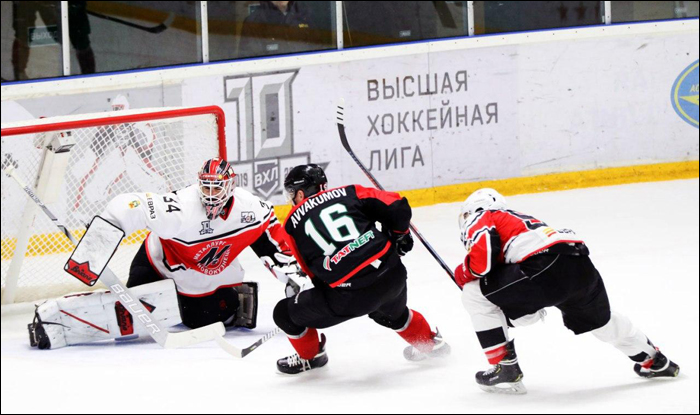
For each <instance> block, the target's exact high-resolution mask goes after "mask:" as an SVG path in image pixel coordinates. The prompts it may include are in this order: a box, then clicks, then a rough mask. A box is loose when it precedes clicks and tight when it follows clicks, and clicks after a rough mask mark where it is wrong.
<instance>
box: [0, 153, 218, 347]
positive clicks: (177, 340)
mask: <svg viewBox="0 0 700 415" xmlns="http://www.w3.org/2000/svg"><path fill="white" fill-rule="evenodd" d="M4 172H5V174H7V176H9V177H11V178H12V179H14V180H15V181H16V182H17V184H19V186H20V187H21V188H22V189H23V190H24V191H25V192H26V193H27V195H29V197H30V198H31V199H32V200H33V201H34V203H36V204H37V206H39V207H40V208H41V210H43V211H44V213H45V214H46V216H48V217H49V219H51V221H52V222H53V223H54V225H56V227H58V229H60V230H61V232H63V234H64V235H65V236H66V237H67V238H68V239H69V240H70V241H71V242H72V243H73V245H75V246H77V245H78V241H77V240H76V239H75V237H74V236H73V234H71V233H70V231H69V230H68V228H66V226H65V225H64V224H63V223H61V221H59V220H58V218H57V217H56V216H55V215H54V214H53V213H52V212H51V210H49V208H48V207H46V205H44V203H43V202H42V201H41V199H39V197H38V196H37V195H36V194H35V193H34V191H33V190H32V189H31V188H30V187H29V186H27V185H25V184H24V182H23V181H22V179H21V178H19V177H18V176H17V173H16V171H15V167H14V166H13V165H9V166H7V167H6V168H5V169H4ZM100 280H101V281H102V282H103V283H104V284H105V285H106V286H107V287H108V288H109V289H110V291H111V292H112V293H114V294H115V295H118V296H119V299H120V300H121V301H122V304H123V305H124V307H126V308H127V309H128V310H129V311H130V312H131V314H132V315H133V316H135V317H136V318H134V320H136V321H138V322H139V324H142V325H143V327H144V328H145V329H146V331H148V334H149V335H150V336H151V337H152V338H153V340H155V341H156V343H158V344H159V345H160V346H161V347H163V348H165V349H177V348H181V347H187V346H192V345H195V344H199V343H203V342H207V341H210V340H215V339H222V340H223V338H222V336H223V335H224V333H225V332H226V328H225V327H224V325H223V323H214V324H210V325H208V326H205V327H201V328H198V329H194V330H188V331H184V332H180V333H169V332H168V331H167V330H165V329H164V328H163V327H162V326H161V324H160V322H159V321H158V320H157V319H156V318H154V317H153V315H152V314H151V313H150V311H148V309H147V308H146V307H144V306H143V304H141V301H138V298H137V297H136V296H135V295H133V294H132V293H131V290H129V289H128V288H127V287H126V286H125V285H124V284H123V283H122V282H121V281H120V280H119V278H118V277H117V276H116V275H114V273H113V272H112V271H111V270H110V269H109V268H105V270H104V271H103V272H102V275H101V276H100ZM217 344H219V345H221V343H220V342H219V341H217Z"/></svg>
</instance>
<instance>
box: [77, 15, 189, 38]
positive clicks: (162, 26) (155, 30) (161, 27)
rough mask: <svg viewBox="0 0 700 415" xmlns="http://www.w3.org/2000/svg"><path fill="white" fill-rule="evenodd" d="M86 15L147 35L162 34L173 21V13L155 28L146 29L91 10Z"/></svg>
mask: <svg viewBox="0 0 700 415" xmlns="http://www.w3.org/2000/svg"><path fill="white" fill-rule="evenodd" d="M87 13H88V14H89V15H92V16H95V17H99V18H100V19H105V20H108V21H110V22H114V23H121V24H123V25H126V26H129V27H133V28H135V29H139V30H143V31H146V32H148V33H160V32H163V31H165V29H167V28H168V26H170V24H171V23H172V22H173V20H175V13H172V12H171V13H170V14H168V17H167V18H166V19H165V20H163V22H162V23H161V24H159V25H157V26H153V27H147V26H142V25H140V24H137V23H131V22H127V21H126V20H122V19H119V18H117V17H112V16H107V15H105V14H102V13H97V12H93V11H91V10H88V11H87Z"/></svg>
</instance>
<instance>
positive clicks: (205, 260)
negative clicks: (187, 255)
mask: <svg viewBox="0 0 700 415" xmlns="http://www.w3.org/2000/svg"><path fill="white" fill-rule="evenodd" d="M230 256H231V245H230V244H227V243H226V242H225V241H213V242H211V243H208V244H206V245H205V246H204V247H203V248H202V249H200V250H199V252H197V254H196V255H195V256H194V260H195V261H197V268H198V271H199V272H201V273H202V274H204V275H218V274H220V273H221V271H223V270H224V269H226V267H228V266H229V264H230V261H229V259H230Z"/></svg>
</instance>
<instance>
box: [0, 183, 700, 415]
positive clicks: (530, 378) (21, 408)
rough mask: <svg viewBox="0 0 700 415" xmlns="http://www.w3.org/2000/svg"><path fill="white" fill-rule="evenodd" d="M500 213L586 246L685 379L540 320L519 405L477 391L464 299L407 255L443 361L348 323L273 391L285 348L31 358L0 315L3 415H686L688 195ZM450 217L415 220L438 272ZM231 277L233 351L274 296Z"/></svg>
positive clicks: (694, 381) (539, 199)
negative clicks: (246, 319)
mask: <svg viewBox="0 0 700 415" xmlns="http://www.w3.org/2000/svg"><path fill="white" fill-rule="evenodd" d="M465 197H466V195H465ZM507 199H508V202H509V204H510V207H511V208H513V209H515V210H519V211H522V212H524V213H527V214H530V215H533V216H535V217H537V218H539V219H541V220H544V221H545V222H547V223H548V224H549V225H551V226H553V227H557V228H571V229H574V230H575V231H576V232H577V233H578V234H579V235H580V236H582V237H583V238H584V240H586V241H587V243H588V245H589V247H590V250H591V257H592V259H593V262H594V263H595V264H596V266H597V268H598V269H599V270H600V272H601V274H602V276H603V278H604V280H605V283H606V286H607V288H608V293H609V296H610V300H611V304H612V307H613V309H615V310H617V311H618V312H621V313H623V314H625V315H627V316H629V317H630V318H631V320H632V321H633V322H634V323H635V324H636V325H637V326H638V327H639V328H641V329H642V330H643V331H644V332H645V333H646V334H647V335H648V336H649V337H650V338H651V339H652V341H654V342H655V343H656V345H657V346H659V347H660V348H661V350H662V351H663V352H664V353H665V354H666V355H667V356H669V357H670V358H671V359H672V360H674V361H675V362H676V363H678V364H679V365H680V366H681V376H680V377H679V378H677V379H661V380H653V381H648V380H644V379H641V378H638V377H637V376H636V375H635V374H634V372H633V371H632V366H633V364H632V362H631V361H630V360H629V359H627V358H626V357H625V356H623V355H622V354H620V353H619V352H618V351H617V350H615V349H614V348H613V347H611V346H609V345H607V344H603V343H601V342H599V341H598V340H596V339H595V338H594V337H593V336H591V335H590V334H587V335H582V336H578V337H576V336H574V335H573V334H572V333H570V332H568V331H567V330H566V328H564V326H563V325H562V323H561V314H560V313H559V312H558V311H557V310H556V309H550V310H549V315H548V317H547V320H546V321H545V323H544V324H538V325H535V326H532V327H526V328H520V329H516V330H512V331H511V334H512V335H513V336H514V337H515V338H516V339H517V341H516V345H517V352H518V356H519V358H520V365H521V367H522V369H523V371H524V372H525V378H524V383H525V385H526V386H527V388H528V390H529V393H528V394H527V395H525V396H502V395H490V394H487V393H485V392H482V391H481V390H480V389H478V388H477V386H476V384H475V383H474V380H473V378H474V373H475V372H476V371H477V370H482V369H484V368H486V367H487V366H488V364H487V362H486V359H485V357H484V355H483V353H482V352H481V350H480V348H479V344H478V342H477V339H476V336H475V334H474V332H473V331H472V328H471V323H470V321H469V318H468V316H467V313H466V312H465V310H464V309H463V308H462V305H461V302H460V291H459V290H458V289H457V288H456V287H455V286H454V284H453V283H452V282H451V281H450V280H449V279H448V278H447V277H446V276H445V274H444V272H443V271H442V270H441V269H440V267H439V266H438V265H437V264H436V263H435V261H434V260H433V259H432V258H431V257H430V255H429V254H428V252H427V251H426V250H425V249H424V248H423V247H422V246H420V245H419V244H418V242H416V249H415V250H414V251H413V252H411V253H410V254H409V255H408V256H407V257H406V258H405V261H404V263H405V264H406V266H407V268H408V270H409V306H410V307H412V308H414V309H416V310H419V311H421V312H422V313H423V314H424V315H425V316H426V318H427V319H428V321H429V322H430V323H431V324H432V325H434V326H435V325H437V326H438V327H439V328H440V331H441V332H442V334H443V335H444V336H445V338H446V339H447V341H448V342H449V343H450V344H451V345H452V347H453V354H452V356H450V357H449V358H447V359H444V360H439V361H425V362H421V363H417V364H416V363H410V362H407V361H405V360H404V358H403V356H402V350H403V348H404V346H405V344H404V342H403V341H402V340H401V339H400V338H399V336H397V335H396V334H394V333H392V332H391V331H389V330H387V329H385V328H382V327H379V326H377V325H375V324H374V323H373V322H372V321H371V320H369V319H368V318H360V319H356V320H353V321H350V322H348V323H345V324H343V325H341V326H338V327H334V328H331V329H329V330H324V332H325V333H326V335H327V337H328V347H327V351H328V355H329V360H330V361H329V364H328V366H327V367H326V368H324V369H323V370H321V371H318V372H312V373H308V374H304V375H301V376H298V377H285V376H281V375H277V374H276V373H275V361H276V359H278V358H280V357H283V356H286V355H289V354H291V353H292V347H291V345H290V344H289V342H288V341H287V340H286V339H285V337H284V336H282V335H280V336H278V337H276V338H275V339H273V340H271V341H270V342H268V343H266V344H265V345H264V346H262V347H261V348H260V349H258V350H257V351H255V352H254V353H252V354H251V355H249V356H248V357H246V358H245V359H243V360H236V359H233V358H231V357H229V356H228V355H226V354H225V353H224V352H222V351H221V350H220V349H218V348H217V347H216V345H215V344H214V343H210V344H203V345H200V346H198V347H193V348H189V349H184V350H162V349H161V348H160V347H158V346H157V345H156V344H155V343H153V342H152V341H150V340H137V341H134V342H124V343H120V344H115V343H113V342H110V343H105V344H98V345H90V346H81V347H72V348H66V349H62V350H55V351H37V350H32V349H30V348H29V345H28V341H27V330H26V325H27V323H29V322H30V320H31V316H30V315H29V314H24V315H15V316H6V317H3V318H2V365H1V368H2V400H1V402H2V413H3V414H4V413H9V412H31V413H45V412H72V413H103V412H120V413H124V412H130V413H131V412H141V413H150V412H156V413H160V412H174V413H180V412H197V413H208V412H214V413H262V412H284V413H297V412H304V413H306V412H312V413H324V412H342V413H346V412H366V413H413V412H431V413H443V412H451V413H472V412H473V413H481V412H507V413H511V414H520V413H550V412H575V413H619V412H629V413H660V412H664V413H679V412H682V413H698V411H699V409H698V406H699V405H698V390H699V385H698V375H699V374H698V354H699V353H698V324H699V321H698V296H699V294H698V277H699V270H698V264H699V262H700V261H699V260H698V249H699V247H698V234H699V225H698V216H699V212H698V205H699V196H698V180H697V179H695V180H682V181H672V182H659V183H643V184H634V185H625V186H615V187H605V188H592V189H582V190H572V191H564V192H553V193H542V194H532V195H522V196H513V197H509V198H507ZM458 209H459V204H446V205H437V206H432V207H426V208H418V209H416V210H415V214H414V223H415V224H416V226H417V227H418V228H419V229H420V230H421V231H422V232H423V233H424V234H425V236H426V238H427V239H428V240H429V241H430V242H431V243H432V244H433V246H434V247H435V248H436V249H437V250H438V251H439V252H440V254H441V255H442V256H443V257H444V258H445V260H446V261H447V262H448V263H449V264H450V266H453V265H456V264H457V263H459V262H460V261H461V260H462V259H463V255H464V249H463V247H462V246H461V244H460V242H459V236H458V230H457V212H458ZM241 262H242V264H243V266H244V267H245V268H246V269H247V271H248V279H252V280H257V281H259V282H260V283H261V303H260V318H259V321H258V328H257V329H256V330H255V331H253V332H244V331H240V330H235V331H229V332H228V334H227V336H226V339H227V340H228V341H230V342H232V343H235V344H236V345H239V346H241V347H243V346H247V345H249V344H250V343H252V342H253V341H255V340H256V339H257V338H259V337H260V336H261V335H262V334H263V333H266V332H267V331H269V330H271V329H272V328H274V323H273V322H272V317H271V313H272V309H273V307H274V304H275V303H276V301H277V300H278V299H279V298H280V296H281V295H282V294H283V287H282V286H281V285H280V284H279V283H278V282H276V281H274V280H272V278H271V277H270V276H269V273H268V272H267V271H266V270H265V269H264V268H263V267H262V265H261V264H260V262H259V261H258V260H257V259H256V258H255V256H254V254H252V253H251V252H249V250H248V251H246V253H245V254H244V255H243V257H242V259H241ZM66 278H68V277H66Z"/></svg>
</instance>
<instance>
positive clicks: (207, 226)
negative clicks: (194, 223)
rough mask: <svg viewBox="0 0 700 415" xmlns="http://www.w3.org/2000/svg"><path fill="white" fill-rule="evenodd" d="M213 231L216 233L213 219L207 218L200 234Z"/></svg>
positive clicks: (207, 233)
mask: <svg viewBox="0 0 700 415" xmlns="http://www.w3.org/2000/svg"><path fill="white" fill-rule="evenodd" d="M211 233H214V229H213V228H212V227H211V221H209V220H205V221H204V222H202V230H201V231H199V234H200V235H209V234H211Z"/></svg>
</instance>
